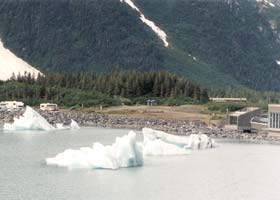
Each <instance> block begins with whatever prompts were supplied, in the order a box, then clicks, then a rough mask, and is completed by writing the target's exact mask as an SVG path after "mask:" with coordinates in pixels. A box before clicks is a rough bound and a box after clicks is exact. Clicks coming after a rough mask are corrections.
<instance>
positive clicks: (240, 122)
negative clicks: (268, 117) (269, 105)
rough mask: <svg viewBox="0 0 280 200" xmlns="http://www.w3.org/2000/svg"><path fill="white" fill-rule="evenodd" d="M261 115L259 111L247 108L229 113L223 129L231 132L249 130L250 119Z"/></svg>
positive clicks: (254, 108) (258, 109)
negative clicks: (231, 130)
mask: <svg viewBox="0 0 280 200" xmlns="http://www.w3.org/2000/svg"><path fill="white" fill-rule="evenodd" d="M260 115H261V109H260V108H256V107H247V108H244V109H241V110H239V111H236V112H233V113H230V114H229V115H228V117H227V121H226V125H225V128H227V129H233V130H241V131H246V130H251V119H252V118H253V117H257V116H260Z"/></svg>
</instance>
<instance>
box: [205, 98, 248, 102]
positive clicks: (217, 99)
mask: <svg viewBox="0 0 280 200" xmlns="http://www.w3.org/2000/svg"><path fill="white" fill-rule="evenodd" d="M209 99H210V101H247V98H209Z"/></svg>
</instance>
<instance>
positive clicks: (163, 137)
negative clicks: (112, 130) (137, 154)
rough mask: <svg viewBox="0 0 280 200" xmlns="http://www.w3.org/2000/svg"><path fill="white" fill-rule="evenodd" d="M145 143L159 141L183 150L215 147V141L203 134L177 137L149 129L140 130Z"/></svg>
mask: <svg viewBox="0 0 280 200" xmlns="http://www.w3.org/2000/svg"><path fill="white" fill-rule="evenodd" d="M142 132H143V135H144V144H145V141H156V140H160V141H161V142H165V143H168V144H173V145H174V146H177V147H181V148H184V149H206V148H213V147H216V144H215V141H214V140H213V139H211V138H210V137H208V136H207V135H205V134H191V135H190V136H177V135H171V134H168V133H165V132H163V131H157V130H153V129H150V128H143V130H142Z"/></svg>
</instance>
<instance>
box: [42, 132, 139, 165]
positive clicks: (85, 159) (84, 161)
mask: <svg viewBox="0 0 280 200" xmlns="http://www.w3.org/2000/svg"><path fill="white" fill-rule="evenodd" d="M46 163H47V165H54V166H59V167H67V168H70V169H72V168H85V169H92V168H101V169H118V168H122V167H136V166H142V165H143V153H142V145H139V144H137V142H136V133H135V132H133V131H130V132H129V133H128V135H125V136H123V137H117V138H116V141H115V143H114V144H112V145H108V146H104V145H102V144H100V143H94V144H93V147H92V148H90V147H86V148H81V149H80V150H72V149H68V150H65V151H64V152H63V153H60V154H58V155H57V156H55V157H54V158H47V159H46Z"/></svg>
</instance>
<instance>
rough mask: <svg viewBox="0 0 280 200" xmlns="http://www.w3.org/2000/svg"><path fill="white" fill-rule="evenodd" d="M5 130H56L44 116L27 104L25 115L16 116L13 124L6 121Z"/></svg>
mask: <svg viewBox="0 0 280 200" xmlns="http://www.w3.org/2000/svg"><path fill="white" fill-rule="evenodd" d="M3 129H4V130H8V131H15V130H45V131H51V130H55V127H53V126H52V125H51V124H50V123H49V122H48V121H47V120H46V119H45V118H44V117H42V116H41V115H40V114H39V113H37V112H36V111H35V110H33V109H32V108H31V107H29V106H26V110H25V112H24V114H23V116H19V117H18V118H17V117H14V122H13V123H12V124H10V123H5V124H4V127H3Z"/></svg>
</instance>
